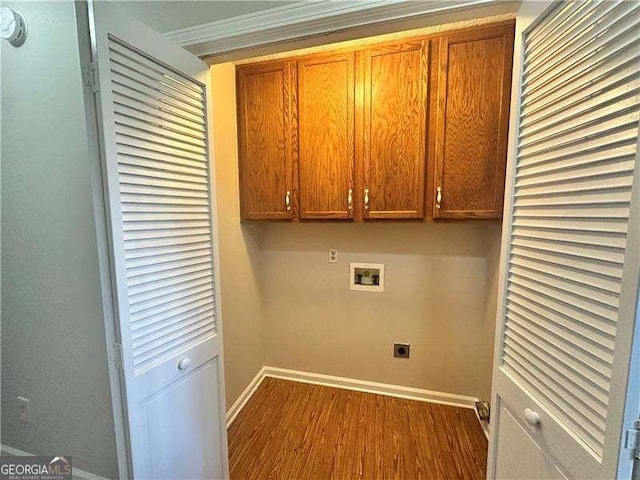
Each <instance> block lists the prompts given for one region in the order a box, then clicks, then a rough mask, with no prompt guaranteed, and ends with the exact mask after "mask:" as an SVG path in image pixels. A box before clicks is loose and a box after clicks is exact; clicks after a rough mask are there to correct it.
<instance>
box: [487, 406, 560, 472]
mask: <svg viewBox="0 0 640 480" xmlns="http://www.w3.org/2000/svg"><path fill="white" fill-rule="evenodd" d="M496 407H497V408H496V413H495V415H497V416H498V417H499V418H500V421H499V422H498V425H499V426H498V431H497V438H498V445H497V455H498V458H497V461H496V478H497V479H499V480H530V479H532V478H535V479H536V480H565V479H566V478H567V477H565V476H564V475H563V473H562V472H561V471H560V470H559V468H558V466H557V465H556V464H555V463H554V461H553V460H552V459H551V458H549V456H548V455H547V454H546V453H545V451H544V450H543V449H542V448H540V447H539V446H538V444H537V443H536V441H535V440H534V439H533V438H532V437H531V435H530V433H529V432H528V431H527V429H526V427H524V426H523V425H520V424H519V423H518V421H517V420H516V417H515V416H514V415H513V414H512V413H511V412H510V411H509V410H507V409H506V408H504V406H502V405H499V406H496ZM511 445H518V446H519V448H518V450H515V449H513V448H510V446H511Z"/></svg>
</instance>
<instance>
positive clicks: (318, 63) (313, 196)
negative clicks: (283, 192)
mask: <svg viewBox="0 0 640 480" xmlns="http://www.w3.org/2000/svg"><path fill="white" fill-rule="evenodd" d="M354 68H355V67H354V54H353V53H345V54H339V55H331V56H320V57H315V56H314V57H310V58H304V59H301V60H299V61H298V95H299V96H298V99H299V103H298V115H299V125H300V128H299V149H298V171H299V181H300V218H301V219H338V220H340V219H342V220H345V219H352V218H353V188H354V184H353V172H354V155H355V152H354V150H355V146H354V145H355V143H354V88H355V87H354Z"/></svg>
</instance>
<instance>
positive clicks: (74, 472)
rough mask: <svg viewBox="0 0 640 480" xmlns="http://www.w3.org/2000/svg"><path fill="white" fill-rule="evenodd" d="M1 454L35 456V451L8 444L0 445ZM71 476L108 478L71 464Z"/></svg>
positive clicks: (77, 479)
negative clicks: (27, 450) (31, 451)
mask: <svg viewBox="0 0 640 480" xmlns="http://www.w3.org/2000/svg"><path fill="white" fill-rule="evenodd" d="M0 454H1V455H8V456H11V457H33V456H34V455H33V453H29V452H25V451H24V450H18V449H17V448H13V447H10V446H8V445H0ZM71 476H72V477H73V479H74V480H108V479H107V478H105V477H101V476H100V475H95V474H93V473H89V472H85V471H84V470H80V469H79V468H76V467H74V466H73V464H72V465H71Z"/></svg>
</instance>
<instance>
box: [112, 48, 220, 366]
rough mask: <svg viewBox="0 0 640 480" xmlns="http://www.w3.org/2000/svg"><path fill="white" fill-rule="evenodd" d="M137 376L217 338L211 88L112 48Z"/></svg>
mask: <svg viewBox="0 0 640 480" xmlns="http://www.w3.org/2000/svg"><path fill="white" fill-rule="evenodd" d="M109 55H110V61H111V63H110V65H111V77H110V78H111V89H112V92H113V99H114V126H115V135H116V138H115V141H116V153H117V160H118V166H117V175H118V182H119V194H120V205H121V209H122V216H121V220H122V225H121V228H122V234H123V239H124V260H125V262H126V284H127V288H128V298H129V318H128V321H129V323H130V327H131V331H132V348H133V364H134V367H135V369H136V374H138V373H141V372H143V371H145V370H146V369H149V368H151V367H153V365H156V364H158V363H160V362H162V361H163V360H165V359H167V358H170V357H171V356H172V355H174V354H175V353H176V352H179V351H180V350H181V349H188V348H190V347H191V346H192V345H195V344H196V343H198V342H202V341H203V340H205V339H206V338H209V337H210V336H211V335H213V334H215V315H214V311H215V308H214V307H215V305H214V285H213V277H212V262H213V251H212V248H211V245H212V243H211V232H212V225H211V203H210V202H211V199H210V192H209V180H208V179H209V171H208V162H207V138H206V134H205V132H206V123H205V117H204V98H205V95H204V91H203V86H202V85H200V84H197V83H195V82H193V81H191V80H188V79H186V78H183V77H181V76H180V75H178V74H176V73H175V72H173V71H172V70H171V69H168V68H165V67H164V66H163V65H161V64H158V63H155V62H153V61H151V60H149V59H148V58H146V57H145V56H144V55H141V54H139V53H138V52H136V51H135V50H133V49H129V48H128V47H127V46H126V45H123V44H120V43H119V42H117V41H116V40H110V42H109Z"/></svg>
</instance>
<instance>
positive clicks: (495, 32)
mask: <svg viewBox="0 0 640 480" xmlns="http://www.w3.org/2000/svg"><path fill="white" fill-rule="evenodd" d="M434 44H435V45H437V52H434V53H435V63H436V65H437V68H438V72H437V74H438V86H437V102H436V111H435V117H436V119H435V121H436V135H435V136H436V138H435V167H436V168H435V179H434V185H433V190H432V192H431V193H432V195H433V201H432V202H429V203H430V204H433V206H434V208H433V215H434V218H500V217H501V216H502V205H503V197H504V180H505V169H506V155H507V135H508V129H509V118H508V117H509V101H510V93H511V67H512V59H513V25H512V24H508V25H501V26H493V27H489V28H483V29H478V30H475V31H472V32H467V33H461V34H452V35H447V36H444V37H441V38H440V39H438V40H435V41H434ZM438 189H439V190H438ZM438 192H440V194H438ZM438 199H440V202H438Z"/></svg>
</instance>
